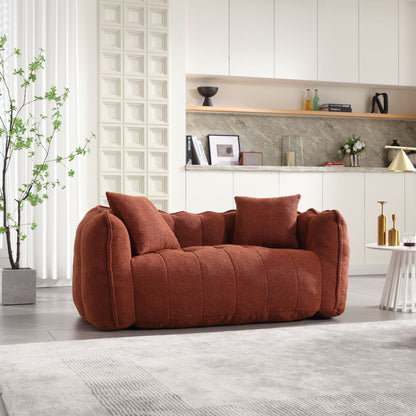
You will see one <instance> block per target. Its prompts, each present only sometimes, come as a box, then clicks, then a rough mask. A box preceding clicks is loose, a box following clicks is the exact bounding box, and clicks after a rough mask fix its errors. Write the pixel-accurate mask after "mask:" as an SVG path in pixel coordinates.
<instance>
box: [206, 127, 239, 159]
mask: <svg viewBox="0 0 416 416" xmlns="http://www.w3.org/2000/svg"><path fill="white" fill-rule="evenodd" d="M208 146H209V155H210V159H211V165H238V159H239V156H240V138H239V136H237V135H225V134H208Z"/></svg>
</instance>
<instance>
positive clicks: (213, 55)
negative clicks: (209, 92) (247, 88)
mask: <svg viewBox="0 0 416 416" xmlns="http://www.w3.org/2000/svg"><path fill="white" fill-rule="evenodd" d="M186 9H187V10H186V72H187V73H188V74H212V75H229V50H228V45H229V37H228V18H229V17H228V0H209V1H206V0H187V2H186Z"/></svg>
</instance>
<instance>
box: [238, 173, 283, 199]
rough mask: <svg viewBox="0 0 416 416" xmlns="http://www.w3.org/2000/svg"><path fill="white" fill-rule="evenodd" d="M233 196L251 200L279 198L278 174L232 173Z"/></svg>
mask: <svg viewBox="0 0 416 416" xmlns="http://www.w3.org/2000/svg"><path fill="white" fill-rule="evenodd" d="M234 196H249V197H252V198H273V197H276V196H279V173H278V172H234Z"/></svg>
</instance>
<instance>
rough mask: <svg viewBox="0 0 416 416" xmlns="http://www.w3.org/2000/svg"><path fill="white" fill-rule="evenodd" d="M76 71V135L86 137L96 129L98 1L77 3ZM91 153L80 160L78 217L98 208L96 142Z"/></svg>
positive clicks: (96, 131) (80, 1) (90, 0)
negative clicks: (77, 122)
mask: <svg viewBox="0 0 416 416" xmlns="http://www.w3.org/2000/svg"><path fill="white" fill-rule="evenodd" d="M78 19H79V20H78V25H79V33H78V52H79V57H78V68H79V91H80V100H79V113H78V114H79V134H80V135H81V136H85V135H87V134H89V133H90V132H91V131H93V132H95V134H97V133H98V128H97V1H96V0H88V1H85V0H78ZM90 147H91V154H90V155H89V156H88V157H87V158H82V160H80V167H79V177H80V178H82V180H81V184H80V192H79V200H80V201H79V215H80V217H81V218H82V217H83V216H84V214H85V212H86V211H88V210H89V209H90V208H93V207H94V206H95V205H97V203H98V201H97V194H98V191H97V187H98V174H97V171H98V168H97V140H94V141H93V143H91V146H90Z"/></svg>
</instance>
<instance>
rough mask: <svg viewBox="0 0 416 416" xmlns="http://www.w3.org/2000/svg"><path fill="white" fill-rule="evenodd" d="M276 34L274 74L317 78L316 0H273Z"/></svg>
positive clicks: (297, 77)
mask: <svg viewBox="0 0 416 416" xmlns="http://www.w3.org/2000/svg"><path fill="white" fill-rule="evenodd" d="M256 3H257V2H256ZM275 36H276V39H275V48H276V53H275V59H276V63H275V68H276V78H289V79H305V80H316V79H317V44H318V42H317V37H318V35H317V0H276V1H275Z"/></svg>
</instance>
